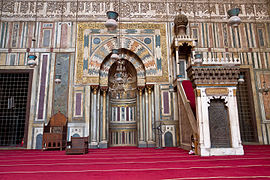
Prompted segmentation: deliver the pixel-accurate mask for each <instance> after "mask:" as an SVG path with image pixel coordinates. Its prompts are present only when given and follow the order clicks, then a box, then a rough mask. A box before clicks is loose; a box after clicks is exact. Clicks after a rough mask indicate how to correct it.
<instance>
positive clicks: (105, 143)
mask: <svg viewBox="0 0 270 180" xmlns="http://www.w3.org/2000/svg"><path fill="white" fill-rule="evenodd" d="M99 148H101V149H105V148H108V142H107V141H101V142H100V143H99Z"/></svg>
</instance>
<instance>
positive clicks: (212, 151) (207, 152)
mask: <svg viewBox="0 0 270 180" xmlns="http://www.w3.org/2000/svg"><path fill="white" fill-rule="evenodd" d="M199 152H200V155H201V156H227V155H244V149H243V147H238V148H201V149H199Z"/></svg>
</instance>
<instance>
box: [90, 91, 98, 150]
mask: <svg viewBox="0 0 270 180" xmlns="http://www.w3.org/2000/svg"><path fill="white" fill-rule="evenodd" d="M91 88H92V89H93V98H92V103H91V106H92V108H91V109H92V113H91V143H90V148H97V145H98V143H97V102H96V101H97V89H98V86H91Z"/></svg>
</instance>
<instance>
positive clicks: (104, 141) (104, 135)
mask: <svg viewBox="0 0 270 180" xmlns="http://www.w3.org/2000/svg"><path fill="white" fill-rule="evenodd" d="M101 90H102V91H103V102H102V106H103V108H102V141H101V142H100V148H107V147H108V141H107V138H106V109H107V108H106V96H107V93H106V92H107V88H106V87H102V88H101Z"/></svg>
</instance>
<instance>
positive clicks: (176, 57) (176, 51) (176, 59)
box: [175, 47, 180, 77]
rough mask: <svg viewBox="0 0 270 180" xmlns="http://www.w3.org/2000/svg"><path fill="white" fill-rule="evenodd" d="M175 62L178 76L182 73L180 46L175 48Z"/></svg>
mask: <svg viewBox="0 0 270 180" xmlns="http://www.w3.org/2000/svg"><path fill="white" fill-rule="evenodd" d="M175 62H176V77H177V76H178V75H179V74H180V64H179V51H178V47H176V49H175Z"/></svg>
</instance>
